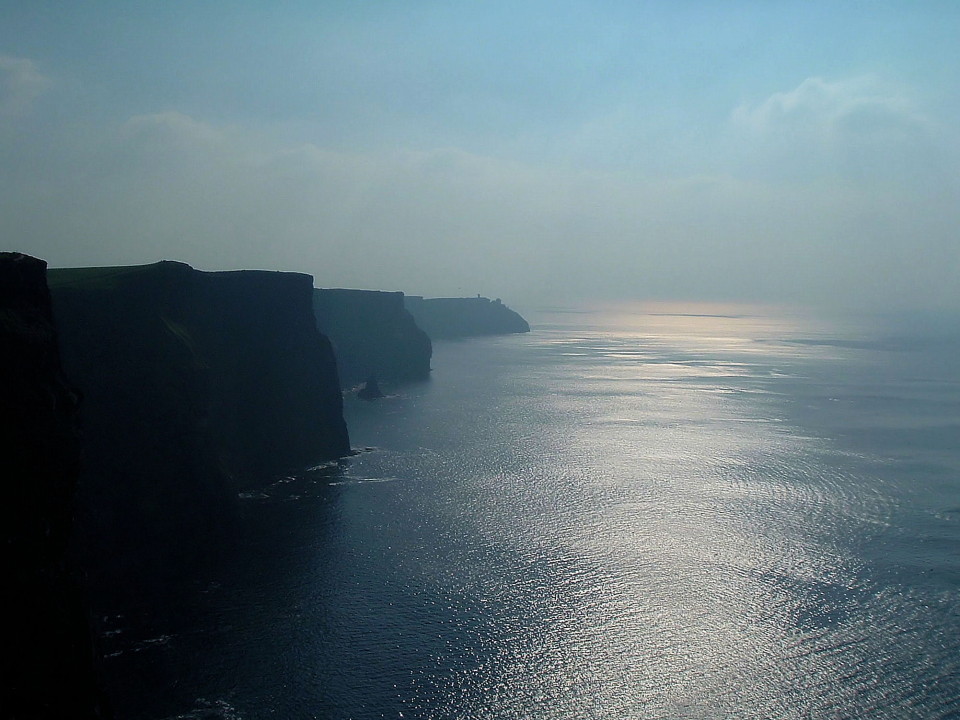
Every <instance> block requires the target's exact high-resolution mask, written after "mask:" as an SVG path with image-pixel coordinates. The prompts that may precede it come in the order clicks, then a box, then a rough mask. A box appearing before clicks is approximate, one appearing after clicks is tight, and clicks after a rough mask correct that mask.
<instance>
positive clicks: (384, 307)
mask: <svg viewBox="0 0 960 720" xmlns="http://www.w3.org/2000/svg"><path fill="white" fill-rule="evenodd" d="M313 307H314V313H315V314H316V319H317V326H318V327H319V328H320V331H321V332H323V333H324V334H325V335H327V336H328V337H329V338H330V341H331V342H332V343H333V347H334V350H335V352H336V356H337V363H338V367H339V372H340V380H341V382H342V383H343V385H344V387H352V386H354V385H356V384H357V383H360V382H363V381H364V380H366V379H367V378H368V377H370V376H375V377H376V378H377V379H378V380H380V381H387V382H398V381H407V380H422V379H424V378H426V377H428V375H429V373H430V356H431V355H432V353H433V348H432V346H431V343H430V338H429V337H428V336H427V334H426V333H424V332H423V330H421V329H420V328H419V327H417V323H416V322H415V321H414V319H413V317H412V316H411V315H410V313H409V312H407V311H406V310H405V309H404V298H403V293H401V292H378V291H373V290H326V289H323V290H316V291H314V296H313Z"/></svg>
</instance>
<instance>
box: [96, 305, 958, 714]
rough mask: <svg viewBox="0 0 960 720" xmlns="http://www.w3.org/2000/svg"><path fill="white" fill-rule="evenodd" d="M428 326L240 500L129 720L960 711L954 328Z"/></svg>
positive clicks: (698, 323)
mask: <svg viewBox="0 0 960 720" xmlns="http://www.w3.org/2000/svg"><path fill="white" fill-rule="evenodd" d="M528 319H530V320H531V325H532V326H533V331H532V332H531V333H530V334H527V335H511V336H501V337H492V338H476V339H469V340H463V341H443V342H436V343H435V344H434V358H433V363H432V365H433V368H434V371H433V373H432V377H431V379H430V380H429V381H427V382H423V383H417V384H412V385H406V386H401V387H398V388H395V389H393V390H390V393H391V394H389V395H388V397H386V398H384V399H382V400H380V401H376V402H362V401H359V400H356V399H355V398H353V397H347V398H346V400H345V403H346V408H345V413H346V416H347V422H348V426H349V429H350V434H351V439H352V442H353V444H354V446H355V447H356V448H358V449H359V450H360V452H359V453H358V454H357V455H356V456H354V457H352V458H349V459H347V460H345V461H344V462H342V463H340V464H338V465H333V466H330V467H323V468H317V469H314V470H312V471H309V472H305V473H303V474H300V475H297V476H291V477H288V478H282V479H280V480H278V481H277V482H275V483H273V484H272V485H271V486H270V487H269V488H267V489H266V490H265V491H264V492H263V493H256V494H253V495H249V496H245V497H244V498H242V502H243V507H244V528H243V533H242V540H241V541H240V542H239V546H238V547H237V548H236V549H235V552H232V553H230V554H229V557H228V558H227V559H226V560H225V561H224V563H223V564H222V565H221V566H220V567H218V568H217V570H216V571H215V572H212V573H211V575H210V576H209V577H204V578H198V579H196V581H195V583H196V588H195V598H196V605H195V607H194V609H193V611H192V612H191V613H188V614H186V615H182V614H181V615H180V616H178V617H173V618H169V619H168V620H167V621H166V624H165V625H161V626H158V630H157V633H155V634H152V636H150V637H146V636H143V637H131V636H128V635H127V634H125V633H124V632H123V622H122V618H121V619H117V621H116V625H117V629H116V630H115V631H113V633H114V634H113V635H111V636H110V637H105V638H104V643H105V648H106V650H107V651H108V653H107V654H108V657H107V658H106V659H105V662H104V667H105V670H106V672H107V674H108V677H109V686H110V689H111V691H112V692H113V694H114V696H115V698H116V704H117V711H118V715H119V716H121V717H125V718H149V719H151V720H154V719H156V720H164V719H172V718H183V719H186V718H229V719H244V720H252V719H255V718H285V719H286V718H334V719H340V718H343V719H347V718H351V719H354V720H366V719H373V718H418V719H419V718H424V719H426V718H431V719H437V720H439V719H444V718H451V719H452V718H465V719H466V718H470V719H473V718H476V719H480V718H483V719H487V718H504V719H507V718H510V719H513V718H516V719H520V718H536V719H545V720H546V719H554V718H555V719H558V720H559V719H569V720H574V719H577V720H580V719H583V718H609V719H611V720H613V719H616V720H623V719H626V718H638V719H639V718H643V719H648V718H731V717H736V718H867V717H869V718H898V719H903V718H924V719H932V718H952V717H960V342H958V339H957V338H958V336H957V335H953V336H947V335H944V334H942V333H939V332H937V331H936V328H934V329H929V328H925V327H923V326H921V325H919V324H918V323H916V322H913V323H907V322H900V323H897V324H891V323H888V322H881V321H879V320H877V319H870V320H868V319H859V320H856V321H854V320H850V319H846V320H825V319H823V318H818V317H816V316H814V315H811V314H808V313H803V312H800V311H795V310H789V309H784V308H769V307H756V306H743V305H709V306H706V305H678V304H634V305H620V306H605V307H597V308H587V309H581V310H568V309H548V310H542V311H539V312H536V313H530V314H529V316H528Z"/></svg>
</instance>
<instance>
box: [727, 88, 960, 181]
mask: <svg viewBox="0 0 960 720" xmlns="http://www.w3.org/2000/svg"><path fill="white" fill-rule="evenodd" d="M731 120H732V125H733V127H734V129H735V131H736V132H737V134H738V136H739V140H740V142H741V152H742V156H743V157H745V158H747V159H748V161H749V162H750V163H752V169H754V170H756V169H758V168H760V169H762V170H763V171H765V172H767V173H768V174H770V175H773V176H777V175H779V176H781V177H783V178H785V179H790V180H796V179H811V178H816V177H822V176H824V175H832V176H838V177H846V178H849V179H853V180H856V181H858V182H868V183H885V184H891V183H893V184H897V183H900V184H903V183H907V184H916V183H917V182H921V183H922V182H924V179H925V178H926V180H927V181H928V182H934V181H935V182H942V181H943V180H944V179H946V176H950V175H953V174H954V172H953V166H952V165H951V164H950V163H948V162H945V161H944V154H945V153H949V154H952V153H954V152H955V143H954V140H953V138H951V137H950V136H949V134H948V133H946V132H945V131H944V130H943V129H942V128H940V127H939V126H938V125H937V123H935V122H934V121H933V120H932V119H931V118H930V117H928V115H927V114H926V113H924V111H923V110H922V108H921V107H920V106H919V104H918V103H917V102H916V101H915V100H914V99H913V98H911V97H910V95H909V94H908V93H907V92H905V91H903V90H901V89H899V88H896V87H894V86H892V85H890V84H888V83H884V82H882V81H881V80H880V79H879V78H877V77H873V76H861V77H854V78H848V79H843V80H835V81H828V80H825V79H823V78H819V77H811V78H807V79H806V80H804V81H803V82H801V83H800V84H799V85H798V86H797V87H796V88H794V89H793V90H789V91H786V92H777V93H774V94H773V95H771V96H770V97H768V98H766V99H765V100H763V101H762V102H760V103H756V104H749V103H747V104H742V105H740V106H739V107H737V108H736V109H735V110H734V111H733V113H732V115H731Z"/></svg>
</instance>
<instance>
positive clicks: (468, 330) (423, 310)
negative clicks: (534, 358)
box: [405, 295, 530, 340]
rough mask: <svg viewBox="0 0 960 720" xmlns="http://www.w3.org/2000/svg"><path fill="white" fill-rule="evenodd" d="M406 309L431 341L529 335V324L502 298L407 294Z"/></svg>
mask: <svg viewBox="0 0 960 720" xmlns="http://www.w3.org/2000/svg"><path fill="white" fill-rule="evenodd" d="M405 304H406V308H407V310H409V311H410V314H411V315H413V317H414V319H415V320H416V322H417V325H419V326H420V327H421V328H423V329H424V331H425V332H426V333H427V335H429V336H430V337H431V338H433V339H435V340H438V339H442V338H458V337H469V336H472V335H503V334H508V333H525V332H530V325H528V324H527V321H526V320H524V319H523V318H522V317H520V315H519V314H518V313H516V312H514V311H513V310H511V309H510V308H508V307H507V306H506V305H504V304H503V303H502V302H500V299H499V298H498V299H496V300H492V301H491V300H490V299H489V298H485V297H479V296H478V297H475V298H430V299H425V298H422V297H419V296H416V295H408V296H407V297H406V300H405Z"/></svg>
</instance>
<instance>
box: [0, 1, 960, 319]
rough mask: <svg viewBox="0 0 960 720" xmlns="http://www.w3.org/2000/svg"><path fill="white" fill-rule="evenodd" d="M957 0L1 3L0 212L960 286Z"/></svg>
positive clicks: (748, 296)
mask: <svg viewBox="0 0 960 720" xmlns="http://www.w3.org/2000/svg"><path fill="white" fill-rule="evenodd" d="M958 37H960V3H957V2H954V1H953V0H947V1H943V2H936V1H932V0H931V1H930V2H923V1H922V0H913V1H902V2H886V1H884V0H871V1H869V2H868V1H865V0H864V1H859V2H852V1H846V2H845V1H844V0H832V1H830V2H823V1H820V0H803V1H802V2H801V1H798V2H790V1H787V0H784V1H779V0H723V1H720V0H713V1H708V0H672V1H670V2H667V1H662V2H660V1H654V0H650V1H648V2H639V1H638V0H631V1H627V0H622V1H621V0H595V1H593V2H586V1H581V2H567V1H566V0H553V1H551V2H546V1H544V2H539V1H528V0H513V1H512V2H500V0H489V1H487V2H483V3H473V2H454V1H452V0H448V1H447V2H439V1H436V2H428V1H424V0H403V1H400V0H393V1H390V0H368V1H367V2H356V1H355V0H354V1H351V2H339V1H336V0H328V1H319V0H313V1H311V2H298V1H296V0H291V1H288V2H277V1H274V2H252V1H244V0H231V1H230V2H220V1H217V0H208V1H206V2H180V1H179V0H166V1H165V2H138V1H136V0H125V1H124V2H106V1H100V0H87V1H86V2H82V3H79V2H74V3H66V2H61V1H57V2H47V1H45V0H22V1H18V2H12V1H9V0H0V237H2V238H3V243H2V245H3V248H2V249H10V250H18V251H22V252H27V253H29V254H32V255H36V256H38V257H42V258H44V259H45V260H47V261H48V262H49V264H50V265H51V266H53V267H63V266H89V265H115V264H140V263H147V262H154V261H156V260H160V259H176V260H182V261H184V262H188V263H190V264H191V265H194V266H195V267H198V268H200V269H204V270H221V269H237V268H261V269H271V270H294V271H299V272H306V273H310V274H312V275H313V276H314V278H315V283H316V285H317V286H318V287H356V288H368V289H383V290H403V291H405V292H408V293H412V294H425V295H428V296H443V295H474V294H476V293H482V294H484V295H487V296H490V297H502V298H503V299H504V301H505V302H508V303H509V304H511V305H514V306H516V305H519V306H521V307H523V306H530V305H536V304H575V303H577V302H580V301H584V300H622V299H642V300H646V299H655V300H704V301H748V302H755V301H762V302H768V303H802V304H813V305H825V306H828V307H837V308H852V309H857V308H871V307H881V308H885V307H889V308H897V309H927V310H950V311H956V310H958V309H960V235H958V229H960V43H958V42H957V38H958Z"/></svg>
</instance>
